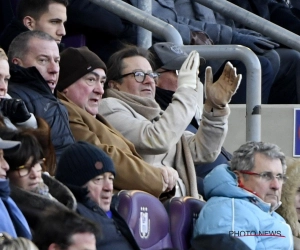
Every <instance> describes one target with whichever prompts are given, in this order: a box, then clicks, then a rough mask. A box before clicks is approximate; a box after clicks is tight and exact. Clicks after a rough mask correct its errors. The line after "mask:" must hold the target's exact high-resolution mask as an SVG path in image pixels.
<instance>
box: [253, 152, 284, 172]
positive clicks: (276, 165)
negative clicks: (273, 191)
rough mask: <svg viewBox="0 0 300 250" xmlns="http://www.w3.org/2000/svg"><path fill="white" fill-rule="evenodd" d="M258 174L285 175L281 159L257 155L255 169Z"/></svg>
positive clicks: (255, 156)
mask: <svg viewBox="0 0 300 250" xmlns="http://www.w3.org/2000/svg"><path fill="white" fill-rule="evenodd" d="M253 170H255V171H256V172H258V171H259V172H273V173H283V166H282V163H281V161H280V159H279V158H272V157H269V156H267V155H264V154H261V153H256V154H255V155H254V168H253Z"/></svg>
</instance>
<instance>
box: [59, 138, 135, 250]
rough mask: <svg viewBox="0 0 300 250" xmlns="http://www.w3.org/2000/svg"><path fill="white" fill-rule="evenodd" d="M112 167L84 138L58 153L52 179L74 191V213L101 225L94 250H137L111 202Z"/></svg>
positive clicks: (104, 155)
mask: <svg viewBox="0 0 300 250" xmlns="http://www.w3.org/2000/svg"><path fill="white" fill-rule="evenodd" d="M115 174H116V173H115V168H114V165H113V161H112V160H111V158H110V157H109V156H108V155H107V154H106V153H105V152H104V151H103V150H101V149H100V148H98V147H96V146H94V145H92V144H90V143H88V142H84V141H79V142H76V143H75V144H73V145H71V146H70V147H68V148H67V149H66V150H65V151H64V153H63V154H62V156H61V158H60V161H59V163H58V166H57V171H56V175H55V177H56V179H58V180H59V181H61V182H62V183H64V184H65V185H66V186H67V187H69V188H70V190H71V191H72V192H73V193H74V195H75V197H76V200H77V201H78V204H77V212H78V213H79V214H80V215H82V216H84V217H86V218H88V219H90V220H92V221H94V222H95V223H97V224H98V225H99V226H100V227H101V228H102V234H103V236H102V237H101V238H99V237H98V238H97V239H96V241H97V249H99V250H100V249H101V250H106V249H107V250H110V249H122V250H133V249H139V246H138V245H137V243H136V241H135V239H134V237H133V235H132V233H131V231H130V229H129V226H128V225H127V223H126V221H125V220H124V219H123V218H122V216H121V215H120V214H119V213H118V212H117V210H116V208H115V206H114V205H113V204H112V196H113V189H114V188H113V182H114V177H115Z"/></svg>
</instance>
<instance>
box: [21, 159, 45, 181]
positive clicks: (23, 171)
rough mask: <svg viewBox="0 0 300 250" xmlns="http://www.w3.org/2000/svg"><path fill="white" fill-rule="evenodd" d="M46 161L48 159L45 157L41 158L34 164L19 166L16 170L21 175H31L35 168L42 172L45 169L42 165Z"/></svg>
mask: <svg viewBox="0 0 300 250" xmlns="http://www.w3.org/2000/svg"><path fill="white" fill-rule="evenodd" d="M45 161H46V159H45V158H43V159H41V160H39V161H38V162H37V163H34V164H33V165H32V166H25V165H22V166H19V167H18V168H17V169H16V171H18V173H19V176H20V177H23V176H26V175H29V173H30V171H31V169H34V170H35V171H37V172H41V171H42V169H43V168H42V166H43V165H44V163H45ZM37 164H38V165H37Z"/></svg>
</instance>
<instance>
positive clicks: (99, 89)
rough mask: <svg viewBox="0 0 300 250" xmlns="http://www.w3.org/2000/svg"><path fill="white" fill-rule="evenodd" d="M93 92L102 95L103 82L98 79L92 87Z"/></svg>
mask: <svg viewBox="0 0 300 250" xmlns="http://www.w3.org/2000/svg"><path fill="white" fill-rule="evenodd" d="M94 92H96V93H98V94H100V95H103V94H104V88H103V84H102V83H101V82H100V81H98V82H97V83H96V84H95V88H94Z"/></svg>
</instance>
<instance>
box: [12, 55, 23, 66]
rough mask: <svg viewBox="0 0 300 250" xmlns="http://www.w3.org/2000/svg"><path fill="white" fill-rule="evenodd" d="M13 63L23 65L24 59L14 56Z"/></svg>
mask: <svg viewBox="0 0 300 250" xmlns="http://www.w3.org/2000/svg"><path fill="white" fill-rule="evenodd" d="M11 62H12V63H13V64H17V65H19V66H22V61H21V59H20V58H16V57H15V58H13V59H12V61H11Z"/></svg>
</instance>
